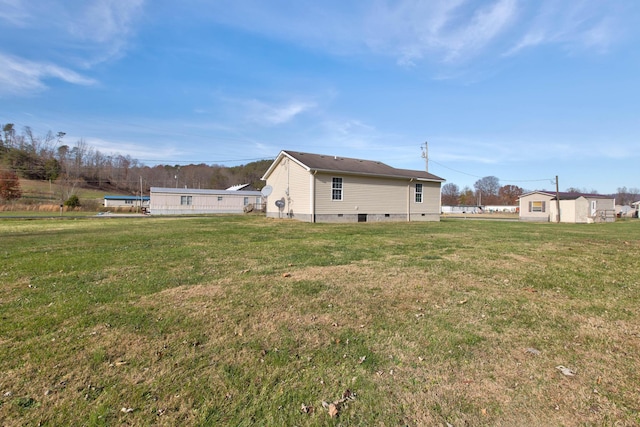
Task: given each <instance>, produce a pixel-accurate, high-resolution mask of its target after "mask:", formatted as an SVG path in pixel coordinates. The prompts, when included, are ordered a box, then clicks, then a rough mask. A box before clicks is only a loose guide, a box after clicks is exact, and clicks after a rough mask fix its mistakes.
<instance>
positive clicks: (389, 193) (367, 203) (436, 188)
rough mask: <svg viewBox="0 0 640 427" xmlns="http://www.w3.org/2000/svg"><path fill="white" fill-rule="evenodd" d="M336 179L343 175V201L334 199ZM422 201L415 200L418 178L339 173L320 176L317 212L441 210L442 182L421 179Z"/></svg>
mask: <svg viewBox="0 0 640 427" xmlns="http://www.w3.org/2000/svg"><path fill="white" fill-rule="evenodd" d="M333 178H342V200H333V199H332V184H333ZM421 184H422V198H423V199H422V200H423V202H422V203H416V202H415V181H414V182H411V183H409V180H400V179H386V178H375V177H363V176H352V175H339V174H325V173H322V174H320V173H319V174H317V175H316V198H315V200H316V213H317V214H318V215H324V214H356V213H366V214H372V215H373V214H381V215H384V214H404V215H406V213H407V202H408V201H409V200H410V208H411V213H412V214H414V213H429V212H431V213H434V212H435V213H438V214H439V212H440V185H439V183H431V182H421Z"/></svg>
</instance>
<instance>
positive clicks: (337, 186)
mask: <svg viewBox="0 0 640 427" xmlns="http://www.w3.org/2000/svg"><path fill="white" fill-rule="evenodd" d="M331 200H342V178H333V183H332V184H331Z"/></svg>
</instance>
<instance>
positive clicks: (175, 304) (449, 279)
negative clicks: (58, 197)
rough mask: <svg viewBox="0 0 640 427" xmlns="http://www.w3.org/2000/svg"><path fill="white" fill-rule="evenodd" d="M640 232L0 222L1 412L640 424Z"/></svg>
mask: <svg viewBox="0 0 640 427" xmlns="http://www.w3.org/2000/svg"><path fill="white" fill-rule="evenodd" d="M639 238H640V222H638V221H624V222H617V223H614V224H590V225H571V224H529V223H519V222H497V221H496V222H494V221H470V220H466V221H465V220H445V221H442V222H439V223H397V224H371V223H368V224H306V223H299V222H294V221H279V220H268V219H265V218H262V217H258V216H210V217H193V218H176V217H145V218H118V219H115V218H111V219H104V220H97V219H91V220H89V219H76V220H68V221H64V220H56V219H49V220H47V219H42V220H12V219H0V265H1V268H0V316H1V320H2V321H1V322H0V372H1V373H2V374H1V375H0V420H2V421H1V422H0V424H1V425H3V426H12V425H38V424H39V425H48V426H59V425H88V426H99V425H123V424H124V425H149V426H150V425H166V426H174V425H211V426H218V425H233V426H249V425H268V426H280V425H282V426H284V425H291V426H293V425H297V426H307V425H343V426H352V425H363V426H365V425H366V426H371V425H380V426H382V425H384V426H401V425H410V426H425V425H442V426H446V425H447V423H449V424H451V425H453V426H463V425H465V426H479V425H490V426H501V425H502V426H513V425H563V426H572V425H576V426H577V425H615V424H616V423H618V425H638V424H640V415H638V411H639V410H640V386H639V384H640V373H639V372H640V369H639V368H640V361H639V360H640V359H639V358H638V354H640V314H639V310H638V306H639V302H640V294H639V289H640V257H639V256H638V254H639V252H640V239H639ZM559 366H564V367H566V368H568V369H570V370H571V371H573V372H574V373H575V375H564V374H563V373H562V372H561V370H560V369H559V368H558V367H559ZM323 402H325V403H326V405H323ZM330 405H331V406H330ZM330 412H331V413H330ZM331 415H333V416H331Z"/></svg>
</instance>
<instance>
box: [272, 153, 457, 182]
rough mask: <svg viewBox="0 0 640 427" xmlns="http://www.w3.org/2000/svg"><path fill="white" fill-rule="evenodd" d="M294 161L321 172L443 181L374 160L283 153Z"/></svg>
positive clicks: (425, 173) (429, 174)
mask: <svg viewBox="0 0 640 427" xmlns="http://www.w3.org/2000/svg"><path fill="white" fill-rule="evenodd" d="M283 153H285V154H287V155H289V156H290V157H291V158H293V159H294V160H296V161H298V162H299V163H302V164H303V165H305V166H306V167H308V168H309V169H310V170H317V171H321V172H342V173H348V174H356V175H374V176H385V177H393V178H418V179H423V180H430V181H440V182H442V181H444V179H443V178H440V177H438V176H436V175H433V174H431V173H429V172H425V171H416V170H409V169H396V168H394V167H391V166H389V165H386V164H384V163H382V162H378V161H374V160H362V159H352V158H349V157H340V156H329V155H324V154H311V153H301V152H298V151H286V150H285V151H283Z"/></svg>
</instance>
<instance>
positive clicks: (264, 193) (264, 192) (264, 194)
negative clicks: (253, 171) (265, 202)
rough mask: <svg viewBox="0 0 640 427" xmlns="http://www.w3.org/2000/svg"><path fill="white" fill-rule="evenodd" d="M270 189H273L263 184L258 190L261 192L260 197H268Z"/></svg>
mask: <svg viewBox="0 0 640 427" xmlns="http://www.w3.org/2000/svg"><path fill="white" fill-rule="evenodd" d="M272 191H273V187H272V186H270V185H265V186H264V187H263V188H262V190H261V191H260V192H261V193H262V197H269V195H270V194H271V192H272Z"/></svg>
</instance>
